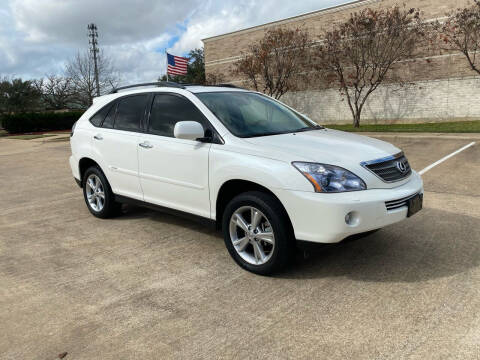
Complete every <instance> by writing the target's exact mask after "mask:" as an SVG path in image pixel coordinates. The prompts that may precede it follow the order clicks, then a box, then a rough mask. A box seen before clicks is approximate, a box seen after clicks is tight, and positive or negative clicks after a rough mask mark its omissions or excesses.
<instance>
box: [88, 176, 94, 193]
mask: <svg viewBox="0 0 480 360" xmlns="http://www.w3.org/2000/svg"><path fill="white" fill-rule="evenodd" d="M87 185H88V186H89V187H90V189H92V190H95V183H94V181H93V179H92V178H89V179H88V181H87Z"/></svg>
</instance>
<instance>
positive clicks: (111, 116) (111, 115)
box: [102, 103, 117, 129]
mask: <svg viewBox="0 0 480 360" xmlns="http://www.w3.org/2000/svg"><path fill="white" fill-rule="evenodd" d="M116 109H117V103H114V104H113V105H112V107H111V108H110V110H109V111H108V114H107V116H105V120H103V124H102V127H104V128H107V129H111V128H113V121H114V120H115V110H116Z"/></svg>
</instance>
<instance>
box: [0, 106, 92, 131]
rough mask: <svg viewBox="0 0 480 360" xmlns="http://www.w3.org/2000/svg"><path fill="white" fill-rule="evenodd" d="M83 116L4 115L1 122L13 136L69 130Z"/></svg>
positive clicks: (80, 112)
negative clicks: (16, 134)
mask: <svg viewBox="0 0 480 360" xmlns="http://www.w3.org/2000/svg"><path fill="white" fill-rule="evenodd" d="M82 114H83V112H82V111H68V112H59V113H54V112H45V113H17V114H4V115H3V116H2V119H1V120H2V127H3V128H4V129H5V130H7V131H8V132H9V133H11V134H12V133H26V132H34V131H50V130H69V129H71V128H72V126H73V124H74V123H75V121H77V120H78V119H79V118H80V116H82Z"/></svg>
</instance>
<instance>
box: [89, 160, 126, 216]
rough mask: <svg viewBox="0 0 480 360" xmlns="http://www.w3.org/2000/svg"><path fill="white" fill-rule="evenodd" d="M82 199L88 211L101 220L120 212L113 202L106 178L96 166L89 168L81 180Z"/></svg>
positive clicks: (119, 207) (118, 204) (117, 204)
mask: <svg viewBox="0 0 480 360" xmlns="http://www.w3.org/2000/svg"><path fill="white" fill-rule="evenodd" d="M82 188H83V197H84V199H85V203H86V204H87V208H88V210H89V211H90V212H91V213H92V215H93V216H96V217H98V218H101V219H106V218H109V217H113V216H116V215H118V214H120V212H121V206H122V205H121V204H120V203H117V202H115V195H114V194H113V192H112V189H111V187H110V184H109V183H108V180H107V178H106V177H105V175H104V174H103V172H102V170H100V168H99V167H97V166H92V167H89V168H88V169H87V170H86V171H85V174H84V175H83V179H82Z"/></svg>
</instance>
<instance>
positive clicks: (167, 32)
mask: <svg viewBox="0 0 480 360" xmlns="http://www.w3.org/2000/svg"><path fill="white" fill-rule="evenodd" d="M342 2H346V0H321V1H320V2H319V1H318V0H304V1H297V2H292V1H291V0H277V1H275V0H263V1H261V0H237V1H234V0H223V1H222V0H217V1H213V0H182V1H175V2H172V1H166V0H136V1H130V0H70V1H59V0H42V1H38V0H9V1H7V2H2V3H1V4H0V75H16V76H22V77H24V78H34V77H41V76H44V75H45V74H48V73H59V72H61V71H62V69H63V67H64V64H65V62H66V61H68V59H69V58H71V57H73V56H74V54H75V53H76V52H77V51H85V50H86V49H87V48H88V39H87V28H86V27H87V24H88V23H91V22H93V23H95V24H96V25H97V26H98V32H99V45H100V47H101V48H102V51H104V52H105V53H106V54H107V55H109V56H110V57H111V58H112V59H113V62H114V64H115V66H116V68H117V69H118V70H119V73H120V74H121V75H122V78H123V81H124V82H134V81H152V80H155V79H157V78H158V76H159V75H161V74H163V73H164V72H165V55H164V52H163V49H164V48H166V47H168V48H169V49H170V50H169V51H171V52H173V53H175V54H179V55H181V54H185V53H187V52H188V51H189V50H191V49H193V48H196V47H201V46H202V42H201V39H202V38H205V37H208V36H213V35H218V34H222V33H225V32H229V31H233V30H238V29H241V28H244V27H248V26H253V25H258V24H262V23H265V22H269V21H273V20H278V19H281V18H284V17H288V16H294V15H298V14H300V13H303V12H307V11H313V10H317V9H318V8H322V7H326V6H331V5H335V4H338V3H342ZM272 10H274V11H272Z"/></svg>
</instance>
